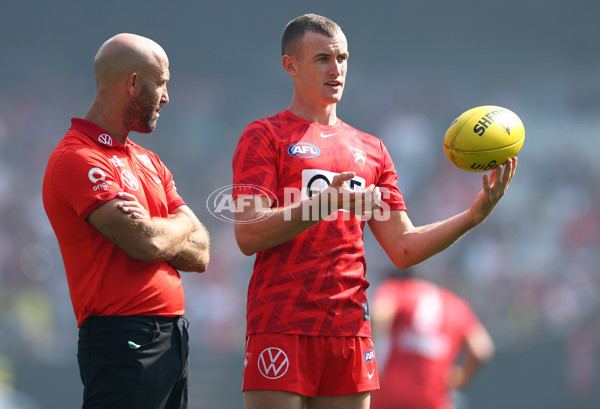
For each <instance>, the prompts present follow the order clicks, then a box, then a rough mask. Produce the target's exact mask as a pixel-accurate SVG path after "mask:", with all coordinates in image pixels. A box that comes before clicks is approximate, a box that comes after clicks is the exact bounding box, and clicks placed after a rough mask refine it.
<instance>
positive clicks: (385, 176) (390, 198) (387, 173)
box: [377, 141, 406, 210]
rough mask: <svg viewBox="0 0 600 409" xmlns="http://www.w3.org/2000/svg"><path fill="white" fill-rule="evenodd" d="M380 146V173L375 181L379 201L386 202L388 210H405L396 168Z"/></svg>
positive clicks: (383, 147) (386, 152)
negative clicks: (379, 196) (379, 192)
mask: <svg viewBox="0 0 600 409" xmlns="http://www.w3.org/2000/svg"><path fill="white" fill-rule="evenodd" d="M380 144H381V151H382V159H383V161H382V162H383V163H382V171H381V174H380V176H379V180H378V181H377V186H378V187H379V189H380V190H381V199H382V200H383V201H384V202H386V203H387V204H388V205H389V207H390V210H406V204H405V203H404V198H403V197H402V192H400V189H399V188H398V175H397V174H396V168H395V167H394V163H393V162H392V158H391V157H390V154H389V152H388V150H387V148H386V147H385V145H384V144H383V142H381V141H380Z"/></svg>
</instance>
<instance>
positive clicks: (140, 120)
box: [123, 87, 158, 133]
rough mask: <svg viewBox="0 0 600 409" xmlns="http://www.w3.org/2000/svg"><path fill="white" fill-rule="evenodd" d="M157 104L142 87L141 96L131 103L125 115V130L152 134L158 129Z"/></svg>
mask: <svg viewBox="0 0 600 409" xmlns="http://www.w3.org/2000/svg"><path fill="white" fill-rule="evenodd" d="M157 108H158V106H157V104H156V103H155V101H154V100H153V98H152V96H151V95H150V93H149V92H148V89H147V88H146V87H142V90H141V92H140V95H139V96H138V97H137V98H135V99H133V100H132V101H130V102H129V105H128V106H127V108H126V109H125V113H124V115H123V120H124V125H125V129H127V130H129V131H135V132H139V133H150V132H152V131H154V129H155V128H156V121H157V119H158V118H157V117H156V109H157Z"/></svg>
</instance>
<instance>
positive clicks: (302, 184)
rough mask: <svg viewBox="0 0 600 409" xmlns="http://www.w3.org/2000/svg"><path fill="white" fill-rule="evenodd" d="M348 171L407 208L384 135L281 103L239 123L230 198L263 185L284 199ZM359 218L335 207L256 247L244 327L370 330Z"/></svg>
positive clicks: (357, 183) (358, 183) (281, 202)
mask: <svg viewBox="0 0 600 409" xmlns="http://www.w3.org/2000/svg"><path fill="white" fill-rule="evenodd" d="M345 171H353V172H356V177H355V178H354V179H353V180H351V181H349V182H346V183H348V184H349V186H350V187H351V188H353V189H357V190H361V189H363V188H366V187H368V186H369V185H371V184H375V185H377V186H379V187H380V188H382V189H383V199H384V201H385V204H386V206H388V207H389V209H390V210H406V207H405V205H404V200H403V199H402V194H401V193H400V191H399V190H398V187H397V176H396V171H395V169H394V165H393V164H392V160H391V158H390V156H389V154H388V152H387V150H386V149H385V147H384V145H383V143H382V142H381V140H379V139H378V138H375V137H374V136H371V135H368V134H366V133H363V132H360V131H357V130H356V129H354V128H352V127H351V126H349V125H347V124H345V123H343V122H342V121H340V120H338V122H337V123H336V124H335V125H332V126H323V125H318V124H316V123H313V122H309V121H306V120H303V119H301V118H298V117H296V116H294V115H293V114H292V113H290V112H289V111H287V110H286V111H284V112H282V113H279V114H277V115H275V116H272V117H269V118H264V119H261V120H258V121H255V122H253V123H251V124H250V125H248V126H247V127H246V129H245V130H244V132H243V133H242V136H241V138H240V140H239V143H238V146H237V149H236V151H235V155H234V157H233V181H234V186H235V188H234V192H233V198H234V199H235V198H236V197H238V196H239V195H247V194H261V193H260V192H264V193H262V194H264V195H268V196H270V197H271V199H273V206H274V207H284V206H285V205H286V204H289V203H286V202H290V201H291V202H298V201H300V200H301V199H302V198H305V197H309V196H311V195H313V194H315V193H316V192H318V191H321V190H323V189H324V188H326V187H327V185H328V184H329V183H331V180H332V178H333V177H334V176H335V175H336V174H339V173H341V172H345ZM257 191H259V193H256V192H257ZM240 201H241V200H240ZM308 213H309V212H307V217H308ZM364 225H365V222H364V221H361V220H359V218H357V217H356V216H355V215H354V214H351V213H349V212H343V211H337V212H335V213H334V214H332V215H331V216H330V217H328V218H327V219H326V220H323V221H321V222H319V223H317V224H316V225H314V226H313V227H311V228H310V229H308V230H306V231H304V232H303V233H301V234H299V235H298V236H296V237H295V238H293V239H291V240H289V241H287V242H285V243H282V244H280V245H278V246H275V247H273V248H270V249H266V250H264V251H260V252H258V253H257V255H256V261H255V263H254V273H253V274H252V277H251V279H250V283H249V288H248V301H247V334H248V335H249V334H255V333H263V332H270V333H286V334H301V335H321V336H364V337H370V336H371V326H370V323H369V321H368V319H369V317H368V307H367V297H366V289H367V287H368V286H369V283H368V281H367V280H366V277H365V273H366V262H365V254H364V248H363V247H364V246H363V229H364Z"/></svg>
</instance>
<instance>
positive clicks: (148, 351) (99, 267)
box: [43, 34, 209, 409]
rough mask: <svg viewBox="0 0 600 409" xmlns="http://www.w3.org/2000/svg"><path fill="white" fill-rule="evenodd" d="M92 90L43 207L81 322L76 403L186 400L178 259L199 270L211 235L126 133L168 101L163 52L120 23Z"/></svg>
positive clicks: (102, 53)
mask: <svg viewBox="0 0 600 409" xmlns="http://www.w3.org/2000/svg"><path fill="white" fill-rule="evenodd" d="M94 72H95V76H96V85H97V90H96V97H95V99H94V101H93V103H92V105H91V107H90V108H89V110H88V112H87V113H86V114H85V116H84V117H83V118H82V119H79V118H73V119H72V121H71V128H70V129H69V130H68V132H67V133H66V135H65V136H64V138H63V139H62V140H61V141H60V142H59V144H58V146H57V147H56V148H55V150H54V152H53V153H52V154H51V156H50V159H49V161H48V166H47V169H46V174H45V176H44V182H43V200H44V208H45V210H46V213H47V215H48V218H49V219H50V222H51V224H52V227H53V229H54V231H55V233H56V237H57V239H58V243H59V246H60V249H61V253H62V256H63V261H64V264H65V271H66V275H67V281H68V284H69V291H70V295H71V301H72V304H73V309H74V312H75V316H76V318H77V325H78V327H80V330H79V342H78V354H77V356H78V362H79V367H80V373H81V379H82V382H83V385H84V393H83V399H84V400H83V407H84V408H100V407H102V408H123V409H125V408H127V409H132V408H144V409H148V408H157V409H158V408H187V407H188V396H189V394H188V371H189V368H188V334H187V321H185V319H184V318H183V314H184V312H185V310H184V295H183V287H182V283H181V277H180V275H179V272H178V271H177V269H180V270H185V271H196V272H203V271H205V269H206V266H207V264H208V261H209V250H208V247H209V237H208V233H207V231H206V229H205V228H204V226H203V225H202V223H201V222H200V221H199V220H198V219H197V218H196V216H195V215H194V213H193V212H192V211H191V210H190V209H189V207H187V206H186V204H185V202H184V201H183V199H182V198H181V197H180V196H179V194H178V193H177V191H176V189H175V185H174V183H173V177H172V175H171V173H170V172H169V170H168V169H167V168H166V166H165V165H164V164H163V163H162V162H161V161H160V159H159V158H158V156H157V155H156V154H154V153H152V152H150V151H148V150H146V149H144V148H142V147H141V146H139V145H137V144H135V143H134V142H133V141H131V140H129V139H128V135H129V132H131V131H136V132H140V133H149V132H152V131H153V130H154V128H155V127H156V121H157V119H158V116H159V111H160V110H161V108H162V107H163V105H164V104H167V103H168V102H169V96H168V93H167V81H168V80H169V76H170V75H169V60H168V58H167V55H166V54H165V52H164V50H163V49H162V48H161V47H160V46H159V45H158V44H156V43H155V42H154V41H152V40H150V39H147V38H144V37H141V36H138V35H134V34H118V35H116V36H114V37H112V38H110V39H109V40H108V41H106V42H105V43H104V44H103V45H102V46H101V47H100V49H99V50H98V53H97V54H96V57H95V59H94Z"/></svg>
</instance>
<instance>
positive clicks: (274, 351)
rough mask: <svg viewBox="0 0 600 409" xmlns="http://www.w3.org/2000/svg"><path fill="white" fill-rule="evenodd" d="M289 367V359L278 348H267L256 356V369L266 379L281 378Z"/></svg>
mask: <svg viewBox="0 0 600 409" xmlns="http://www.w3.org/2000/svg"><path fill="white" fill-rule="evenodd" d="M289 367H290V360H289V359H288V357H287V355H286V354H285V352H283V351H282V350H281V349H279V348H274V347H270V348H267V349H265V350H263V351H262V352H261V353H260V356H259V357H258V370H259V371H260V373H261V374H262V376H264V377H265V378H267V379H278V378H281V377H282V376H283V375H285V373H286V372H287V370H288V368H289Z"/></svg>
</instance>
